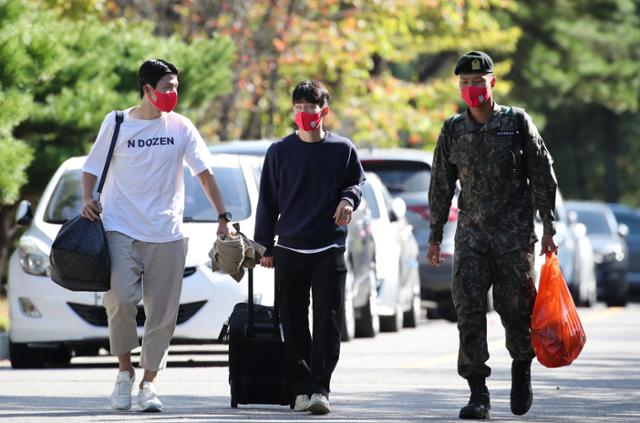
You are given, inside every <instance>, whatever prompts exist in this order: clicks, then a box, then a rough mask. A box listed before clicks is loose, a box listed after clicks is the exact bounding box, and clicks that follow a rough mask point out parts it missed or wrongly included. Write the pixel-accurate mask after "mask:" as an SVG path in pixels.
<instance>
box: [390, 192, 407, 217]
mask: <svg viewBox="0 0 640 423" xmlns="http://www.w3.org/2000/svg"><path fill="white" fill-rule="evenodd" d="M406 214H407V204H406V203H405V202H404V200H403V199H402V198H398V197H396V198H394V199H393V201H392V202H391V213H389V220H390V221H392V222H395V221H397V220H399V219H402V218H403V217H405V215H406Z"/></svg>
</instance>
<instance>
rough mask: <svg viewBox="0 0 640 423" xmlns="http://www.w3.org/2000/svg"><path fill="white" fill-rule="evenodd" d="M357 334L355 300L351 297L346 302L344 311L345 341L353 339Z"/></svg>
mask: <svg viewBox="0 0 640 423" xmlns="http://www.w3.org/2000/svg"><path fill="white" fill-rule="evenodd" d="M355 336H356V316H355V313H354V311H353V300H352V299H351V298H350V297H349V299H346V296H345V302H344V312H343V313H342V337H341V338H340V339H341V340H342V341H343V342H348V341H351V340H352V339H353V338H354V337H355Z"/></svg>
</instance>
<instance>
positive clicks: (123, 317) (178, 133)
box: [82, 59, 235, 411]
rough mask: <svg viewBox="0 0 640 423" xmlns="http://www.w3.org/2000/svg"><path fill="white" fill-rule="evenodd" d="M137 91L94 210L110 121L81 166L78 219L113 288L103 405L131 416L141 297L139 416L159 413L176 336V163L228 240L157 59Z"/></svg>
mask: <svg viewBox="0 0 640 423" xmlns="http://www.w3.org/2000/svg"><path fill="white" fill-rule="evenodd" d="M138 82H139V85H140V97H141V102H140V104H139V105H138V106H134V107H131V108H129V109H127V110H124V121H123V122H122V125H121V127H120V132H119V134H118V140H117V143H116V146H115V149H114V152H113V157H112V159H111V165H110V167H109V171H108V173H107V177H106V180H105V184H104V188H103V192H102V197H101V199H102V204H101V203H98V202H97V201H94V199H93V198H92V192H93V190H94V187H95V185H96V181H97V179H98V177H99V176H100V174H101V173H102V169H103V166H104V163H105V160H106V158H107V154H108V151H109V145H110V143H111V138H112V135H113V131H114V129H115V112H112V113H109V114H108V115H107V116H106V117H105V119H104V121H103V122H102V126H101V127H100V132H99V133H98V137H97V139H96V142H95V144H94V145H93V148H92V149H91V152H90V153H89V156H88V157H87V161H86V163H85V165H84V168H83V174H82V193H83V202H84V208H83V210H82V216H83V217H85V218H87V219H90V220H94V219H99V218H102V222H103V225H104V228H105V231H106V232H107V239H108V241H109V253H110V256H111V289H110V290H109V291H108V292H107V293H106V294H105V296H104V304H105V307H106V310H107V316H108V320H109V343H110V350H111V353H112V354H114V355H117V356H118V362H119V373H118V377H117V379H116V385H115V387H114V390H113V393H112V394H111V406H112V407H113V408H114V409H116V410H128V409H129V408H130V407H131V391H132V389H133V384H134V380H135V372H134V369H133V365H132V363H131V350H132V349H134V348H136V347H138V346H139V343H138V335H137V332H136V314H137V305H138V303H139V302H140V300H141V299H143V298H144V311H145V315H146V320H145V326H144V337H143V342H142V351H141V353H140V367H142V368H144V376H143V379H142V381H141V383H140V390H139V393H138V400H139V406H140V410H141V411H161V410H162V402H160V400H159V399H158V397H157V395H156V393H155V387H154V385H153V383H154V381H155V378H156V375H157V372H158V370H160V369H162V368H164V366H165V362H166V355H167V350H168V347H169V343H170V341H171V337H172V336H173V332H174V330H175V326H176V319H177V315H178V306H179V303H180V291H181V289H182V276H183V272H184V263H185V257H186V254H187V241H186V239H184V236H183V232H182V220H183V212H184V177H183V163H184V162H186V163H187V165H188V166H189V168H190V170H191V172H192V174H193V175H197V176H198V179H199V180H200V183H201V185H202V188H203V189H204V191H205V193H206V195H207V197H208V198H209V200H210V202H211V203H212V205H213V206H214V207H215V208H216V210H217V211H218V213H219V216H218V230H217V234H224V235H226V234H230V233H231V234H233V233H234V232H235V231H234V230H233V228H232V227H231V226H230V224H229V222H230V220H231V214H230V213H228V212H227V211H226V209H225V206H224V201H223V198H222V194H221V192H220V189H219V187H218V184H217V183H216V180H215V177H214V176H213V173H212V172H211V165H210V158H211V156H210V153H209V150H208V149H207V147H206V145H205V143H204V141H203V139H202V137H201V136H200V134H199V133H198V130H197V129H196V128H195V127H194V126H193V123H191V121H190V120H189V119H187V118H186V117H184V116H182V115H179V114H177V113H175V112H173V111H172V110H173V109H174V108H175V106H176V104H177V102H178V70H177V69H176V67H175V66H174V65H173V64H171V63H169V62H166V61H164V60H159V59H158V60H148V61H146V62H144V63H143V64H142V66H140V70H139V72H138ZM103 206H104V208H103ZM100 215H101V216H100ZM211 235H212V237H214V236H215V235H214V234H211ZM143 287H144V289H143Z"/></svg>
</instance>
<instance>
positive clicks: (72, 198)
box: [44, 170, 82, 223]
mask: <svg viewBox="0 0 640 423" xmlns="http://www.w3.org/2000/svg"><path fill="white" fill-rule="evenodd" d="M81 210H82V172H81V171H80V170H73V171H67V172H65V173H63V174H62V176H61V177H60V179H59V180H58V184H57V185H56V188H55V189H54V190H53V194H52V195H51V199H50V200H49V204H48V205H47V209H46V211H45V212H44V221H45V222H48V223H64V222H66V221H67V220H70V219H73V218H74V217H76V216H77V215H79V214H80V211H81Z"/></svg>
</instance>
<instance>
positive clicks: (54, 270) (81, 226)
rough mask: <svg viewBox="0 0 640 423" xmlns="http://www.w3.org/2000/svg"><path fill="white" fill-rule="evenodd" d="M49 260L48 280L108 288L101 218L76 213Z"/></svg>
mask: <svg viewBox="0 0 640 423" xmlns="http://www.w3.org/2000/svg"><path fill="white" fill-rule="evenodd" d="M123 118H124V116H123V113H122V112H121V111H120V110H118V111H116V126H115V129H114V131H113V136H112V138H111V145H110V146H109V153H108V154H107V160H106V162H105V164H104V169H103V170H102V175H101V176H100V183H99V184H98V190H97V192H98V195H100V193H101V192H102V187H103V185H104V181H105V178H106V176H107V171H108V170H109V163H110V162H111V156H112V155H113V149H114V148H115V145H116V141H117V139H118V132H119V131H120V124H121V123H122V120H123ZM49 261H50V262H51V279H52V280H53V281H54V282H55V283H57V284H58V285H60V286H62V287H64V288H67V289H70V290H71V291H94V292H104V291H108V290H109V289H110V288H111V282H110V279H111V260H110V258H109V244H108V242H107V237H106V234H105V232H104V227H103V226H102V221H101V220H100V219H97V220H94V221H93V222H92V221H90V220H89V219H85V218H84V217H81V216H77V217H75V218H73V219H71V220H69V221H67V222H66V223H65V224H64V225H62V228H60V231H59V232H58V235H57V236H56V239H55V240H54V241H53V245H52V246H51V254H50V256H49Z"/></svg>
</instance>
